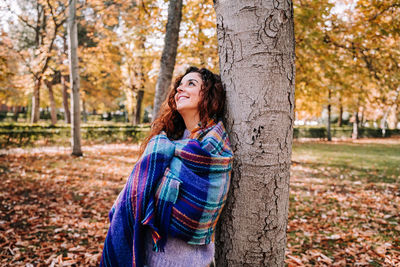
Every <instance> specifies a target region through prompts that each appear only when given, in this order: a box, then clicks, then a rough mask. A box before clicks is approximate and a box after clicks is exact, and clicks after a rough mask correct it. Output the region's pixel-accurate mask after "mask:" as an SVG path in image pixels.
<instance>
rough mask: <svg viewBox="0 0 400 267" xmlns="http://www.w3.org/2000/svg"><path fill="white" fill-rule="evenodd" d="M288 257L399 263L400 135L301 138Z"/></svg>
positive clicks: (306, 261) (305, 261)
mask: <svg viewBox="0 0 400 267" xmlns="http://www.w3.org/2000/svg"><path fill="white" fill-rule="evenodd" d="M292 159H293V165H292V169H291V172H292V176H291V183H290V186H291V191H290V208H289V222H288V247H287V255H286V258H287V260H286V262H287V263H289V265H293V266H296V265H299V266H300V265H326V266H400V217H399V213H400V139H375V140H371V139H369V140H360V141H358V142H355V143H354V142H350V141H348V142H336V143H328V142H303V143H300V142H296V143H295V144H294V146H293V158H292Z"/></svg>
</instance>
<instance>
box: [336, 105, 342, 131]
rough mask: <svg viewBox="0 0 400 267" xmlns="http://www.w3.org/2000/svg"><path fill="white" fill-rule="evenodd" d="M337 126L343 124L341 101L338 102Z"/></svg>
mask: <svg viewBox="0 0 400 267" xmlns="http://www.w3.org/2000/svg"><path fill="white" fill-rule="evenodd" d="M337 125H338V126H339V127H342V126H343V105H342V103H340V104H339V118H338V124H337Z"/></svg>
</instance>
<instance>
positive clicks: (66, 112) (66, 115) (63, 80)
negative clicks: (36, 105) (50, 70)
mask: <svg viewBox="0 0 400 267" xmlns="http://www.w3.org/2000/svg"><path fill="white" fill-rule="evenodd" d="M67 79H68V76H66V75H61V86H62V96H63V107H64V120H65V122H66V123H68V124H70V123H71V113H70V112H69V105H68V85H67Z"/></svg>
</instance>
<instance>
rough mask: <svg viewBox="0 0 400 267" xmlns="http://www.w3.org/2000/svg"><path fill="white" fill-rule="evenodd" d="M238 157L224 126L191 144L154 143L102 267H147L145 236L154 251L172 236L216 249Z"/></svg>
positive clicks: (138, 168) (113, 218) (130, 186)
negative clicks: (214, 239) (212, 244)
mask: <svg viewBox="0 0 400 267" xmlns="http://www.w3.org/2000/svg"><path fill="white" fill-rule="evenodd" d="M232 157H233V155H232V151H231V148H230V143H229V139H228V135H227V133H226V131H225V128H224V126H223V124H222V122H221V121H220V122H218V123H215V122H214V121H211V122H210V123H209V124H208V125H207V127H205V128H202V129H201V128H197V130H196V131H193V132H192V134H191V135H190V138H189V139H183V140H177V141H171V140H169V139H168V138H167V136H166V135H165V134H164V133H161V134H159V135H157V136H155V137H153V138H152V139H151V140H150V141H149V143H148V145H147V147H146V150H145V151H144V153H143V155H142V156H141V158H140V159H139V161H138V162H137V163H136V164H135V166H134V168H133V171H132V173H131V174H130V176H129V178H128V181H127V183H126V185H125V187H124V188H123V190H122V191H121V193H120V194H119V196H118V198H117V200H116V201H115V203H114V205H113V207H112V209H111V211H110V213H109V217H110V228H109V230H108V233H107V237H106V240H105V242H104V248H103V255H102V259H101V263H100V266H124V267H125V266H143V265H144V262H143V261H144V253H145V231H146V228H145V227H148V228H149V229H151V233H152V239H153V242H154V250H156V251H163V247H164V245H165V244H166V242H167V236H168V235H171V236H174V237H176V238H180V239H182V240H184V241H186V242H188V243H189V244H194V245H203V244H208V243H210V241H211V239H212V237H213V233H214V230H215V226H216V223H217V221H218V218H219V216H220V214H221V211H222V208H223V206H224V204H225V200H226V195H227V192H228V188H229V183H230V174H231V168H232V165H231V164H232Z"/></svg>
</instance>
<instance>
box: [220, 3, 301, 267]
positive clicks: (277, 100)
mask: <svg viewBox="0 0 400 267" xmlns="http://www.w3.org/2000/svg"><path fill="white" fill-rule="evenodd" d="M215 10H216V13H217V34H218V45H219V58H220V71H221V76H222V81H223V84H224V87H225V88H226V91H227V107H226V108H227V117H226V125H227V128H228V132H229V135H230V138H231V142H232V147H233V150H234V155H235V159H234V169H233V175H232V184H231V187H230V192H229V196H228V199H227V203H226V207H225V209H224V212H223V215H222V217H221V222H220V224H219V229H218V231H217V239H216V242H217V244H216V248H217V251H216V259H217V266H234V267H236V266H284V257H285V248H286V226H287V216H288V206H289V170H290V165H291V151H292V137H293V121H294V112H293V110H294V103H295V102H294V82H295V64H294V58H295V54H294V44H295V43H294V42H295V41H294V31H293V5H292V1H290V0H289V1H276V0H265V1H239V0H217V1H215Z"/></svg>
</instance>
